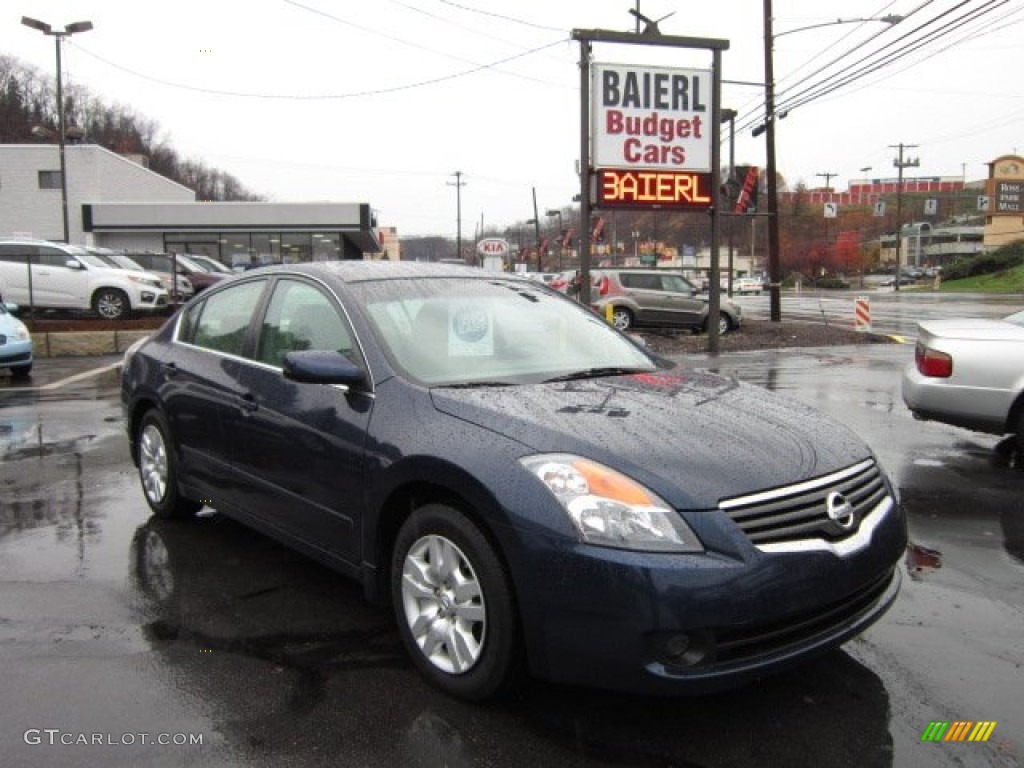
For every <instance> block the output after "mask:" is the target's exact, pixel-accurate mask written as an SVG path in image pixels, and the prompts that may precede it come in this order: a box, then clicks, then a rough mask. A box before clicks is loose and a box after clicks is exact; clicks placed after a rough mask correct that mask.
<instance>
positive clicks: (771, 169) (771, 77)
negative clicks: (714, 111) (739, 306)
mask: <svg viewBox="0 0 1024 768" xmlns="http://www.w3.org/2000/svg"><path fill="white" fill-rule="evenodd" d="M774 43H775V35H774V33H773V31H772V0H764V119H765V123H764V126H765V130H764V138H765V161H764V164H765V174H766V175H767V178H766V179H765V194H766V195H767V196H768V275H769V287H768V295H769V318H770V320H771V321H772V322H773V323H779V322H782V293H781V290H782V265H781V260H780V258H779V190H778V182H777V179H776V176H775V118H776V115H775V63H774V61H773V60H772V59H773V53H772V47H773V45H774ZM715 279H717V276H716V278H715Z"/></svg>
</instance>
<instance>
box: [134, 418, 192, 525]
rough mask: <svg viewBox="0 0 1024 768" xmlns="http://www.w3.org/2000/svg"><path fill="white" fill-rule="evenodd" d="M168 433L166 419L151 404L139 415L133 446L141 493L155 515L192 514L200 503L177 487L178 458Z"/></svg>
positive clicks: (164, 516)
mask: <svg viewBox="0 0 1024 768" xmlns="http://www.w3.org/2000/svg"><path fill="white" fill-rule="evenodd" d="M170 434H171V430H170V428H169V427H168V426H167V419H166V417H165V416H164V415H163V413H161V412H160V411H158V410H156V409H155V408H154V409H152V410H149V411H147V412H146V415H145V416H143V417H142V421H141V422H140V423H139V432H138V440H137V446H138V447H137V449H136V450H137V451H138V457H137V459H138V461H137V464H138V468H139V480H140V481H141V482H142V493H143V495H144V496H145V497H146V503H147V504H149V508H150V509H151V510H153V514H154V515H156V516H157V517H160V518H164V519H169V518H183V517H192V516H193V515H195V513H196V512H198V511H199V510H200V509H202V507H203V505H202V504H200V503H199V502H198V501H193V500H192V499H186V498H185V497H184V496H182V495H181V492H180V491H179V490H178V462H177V458H176V457H175V454H174V447H173V445H172V444H171V441H170Z"/></svg>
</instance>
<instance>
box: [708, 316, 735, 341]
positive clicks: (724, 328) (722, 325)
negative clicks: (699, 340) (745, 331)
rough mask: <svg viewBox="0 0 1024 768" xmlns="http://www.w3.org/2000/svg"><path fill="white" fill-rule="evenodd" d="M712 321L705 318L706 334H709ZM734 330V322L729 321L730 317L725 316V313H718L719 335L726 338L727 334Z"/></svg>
mask: <svg viewBox="0 0 1024 768" xmlns="http://www.w3.org/2000/svg"><path fill="white" fill-rule="evenodd" d="M710 320H711V318H710V317H706V318H704V328H703V331H704V333H707V332H708V329H709V327H710V326H709V323H710ZM732 329H733V324H732V321H731V320H729V316H728V315H727V314H725V312H719V313H718V335H719V336H724V335H725V334H727V333H728V332H729V331H731V330H732Z"/></svg>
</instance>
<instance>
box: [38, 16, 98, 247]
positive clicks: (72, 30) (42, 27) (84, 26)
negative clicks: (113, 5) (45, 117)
mask: <svg viewBox="0 0 1024 768" xmlns="http://www.w3.org/2000/svg"><path fill="white" fill-rule="evenodd" d="M21 23H22V24H24V25H25V26H26V27H31V28H32V29H35V30H38V31H39V32H42V33H43V34H44V35H49V36H50V37H52V38H53V39H54V42H55V43H56V46H57V130H58V133H57V145H58V147H59V153H60V205H61V218H62V221H63V222H64V242H65V243H70V242H71V239H70V233H69V231H68V230H69V226H68V171H67V165H66V164H65V161H64V138H65V136H64V84H63V81H62V80H61V69H60V45H61V40H62V39H63V38H65V37H70V36H71V35H75V34H78V33H79V32H88V31H89V30H90V29H92V22H91V21H76V22H73V23H72V24H68V25H66V26H65V27H64V31H63V32H58V31H56V30H54V29H53V28H52V27H51V26H50V25H49V24H46V23H44V22H42V21H39V20H38V19H32V18H29V17H28V16H22V17H21Z"/></svg>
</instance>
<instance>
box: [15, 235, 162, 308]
mask: <svg viewBox="0 0 1024 768" xmlns="http://www.w3.org/2000/svg"><path fill="white" fill-rule="evenodd" d="M29 265H31V267H30V266H29ZM30 269H31V271H30ZM0 284H2V285H3V286H4V298H5V299H6V300H7V301H11V302H14V303H16V304H20V305H22V306H23V307H29V306H31V307H39V308H45V309H84V310H89V309H91V310H93V311H94V312H96V313H97V314H98V315H99V316H100V317H102V318H104V319H107V320H119V319H122V318H126V317H129V316H130V315H131V313H132V312H151V311H154V310H159V309H164V308H165V307H166V306H167V291H166V290H165V289H164V288H163V286H162V285H161V283H160V279H159V278H158V277H157V276H156V275H152V274H149V273H147V272H138V271H134V270H130V269H112V268H110V267H109V265H107V264H105V263H104V262H103V261H101V260H100V259H98V258H97V257H96V256H95V255H93V254H91V253H89V252H88V251H87V250H85V249H84V248H79V247H78V246H75V245H65V244H64V243H51V242H49V241H46V240H0ZM30 293H31V295H30Z"/></svg>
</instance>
